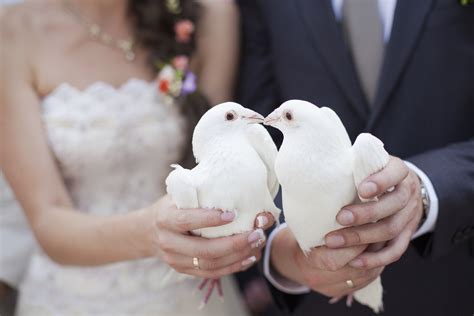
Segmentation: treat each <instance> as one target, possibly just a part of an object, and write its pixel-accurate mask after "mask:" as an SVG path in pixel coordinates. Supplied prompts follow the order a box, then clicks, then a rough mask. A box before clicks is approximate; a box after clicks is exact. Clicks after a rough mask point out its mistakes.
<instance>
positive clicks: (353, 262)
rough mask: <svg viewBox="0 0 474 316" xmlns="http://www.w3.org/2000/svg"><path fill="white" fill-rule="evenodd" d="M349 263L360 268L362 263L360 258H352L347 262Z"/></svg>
mask: <svg viewBox="0 0 474 316" xmlns="http://www.w3.org/2000/svg"><path fill="white" fill-rule="evenodd" d="M349 265H350V266H351V267H353V268H362V266H363V265H364V263H363V262H362V260H360V259H354V260H352V261H351V262H349Z"/></svg>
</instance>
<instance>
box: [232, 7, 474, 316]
mask: <svg viewBox="0 0 474 316" xmlns="http://www.w3.org/2000/svg"><path fill="white" fill-rule="evenodd" d="M239 4H240V9H241V13H242V19H243V21H242V25H243V55H242V63H241V78H240V84H239V89H238V99H239V100H240V102H241V103H242V104H243V105H244V106H248V107H251V108H254V109H256V110H258V111H259V112H261V113H262V114H264V115H266V114H268V113H270V112H271V111H272V110H273V109H274V108H276V107H278V106H279V105H280V104H281V103H282V102H283V101H285V100H288V99H304V100H308V101H311V102H313V103H315V104H318V105H321V106H329V107H331V108H332V109H334V110H335V111H336V112H337V114H338V115H339V116H340V117H341V119H342V121H343V122H344V124H345V126H346V128H347V130H348V132H349V135H350V137H351V138H352V140H354V139H355V137H356V136H357V135H358V134H359V133H361V132H370V133H372V134H374V135H376V136H377V137H379V138H380V139H382V140H383V142H384V143H385V148H386V149H387V150H388V151H389V152H390V153H391V154H392V155H395V156H399V157H401V158H403V159H405V160H408V161H410V162H412V163H414V164H415V165H416V166H418V167H419V168H420V169H421V170H423V171H424V172H425V173H426V174H427V175H428V177H429V178H430V180H431V181H432V183H433V185H434V188H435V190H436V193H437V196H438V199H439V214H438V219H437V223H436V228H435V231H434V232H433V233H431V234H427V235H424V236H422V237H420V238H418V239H416V240H414V241H413V242H412V243H411V245H410V247H409V249H408V250H407V252H406V253H405V255H404V256H403V257H402V258H401V259H400V260H399V261H398V262H396V263H394V264H392V265H390V266H388V267H387V268H386V269H385V271H384V273H383V274H382V282H383V285H384V289H385V292H384V304H385V312H384V314H385V315H397V316H398V315H430V316H433V315H472V314H473V313H474V239H473V237H474V5H468V6H462V5H460V3H459V2H458V1H457V0H437V1H436V0H416V1H414V0H398V3H397V7H396V10H395V14H394V21H393V27H392V31H391V36H390V40H389V42H388V43H387V45H386V50H385V59H384V63H383V67H382V71H381V76H380V79H379V88H378V92H377V95H376V99H375V102H374V105H373V106H369V105H368V104H367V101H366V99H365V97H364V94H363V92H362V90H361V87H360V83H359V81H358V78H357V75H356V72H355V69H354V66H353V63H352V60H351V56H350V52H349V50H348V49H347V47H346V45H345V43H344V40H343V37H342V33H341V28H340V25H339V24H338V22H337V21H336V20H335V17H334V13H333V12H332V7H331V3H330V1H329V0H240V2H239ZM273 133H274V135H275V138H276V139H277V141H278V139H279V138H280V137H281V135H280V134H279V132H276V131H273ZM272 290H273V294H274V297H275V298H276V303H277V304H278V305H279V306H280V307H281V308H282V310H287V311H294V313H295V314H296V315H371V314H372V313H371V311H370V310H369V309H368V308H366V307H364V306H361V305H359V304H356V306H353V307H352V308H351V309H348V308H346V307H345V306H344V304H343V303H339V304H336V305H328V304H327V301H328V298H325V297H323V296H321V295H319V294H316V293H311V294H309V295H300V296H297V295H286V294H284V293H281V292H279V291H277V290H276V289H272Z"/></svg>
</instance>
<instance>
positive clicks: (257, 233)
mask: <svg viewBox="0 0 474 316" xmlns="http://www.w3.org/2000/svg"><path fill="white" fill-rule="evenodd" d="M264 238H265V234H264V233H263V230H262V229H261V228H259V229H256V230H254V231H253V232H252V233H251V234H250V235H249V237H248V241H249V243H250V244H251V243H253V242H256V241H257V240H260V239H264Z"/></svg>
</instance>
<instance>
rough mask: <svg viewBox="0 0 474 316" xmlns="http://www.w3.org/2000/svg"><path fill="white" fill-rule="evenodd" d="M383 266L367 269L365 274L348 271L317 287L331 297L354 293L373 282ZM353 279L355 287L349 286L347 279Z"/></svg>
mask: <svg viewBox="0 0 474 316" xmlns="http://www.w3.org/2000/svg"><path fill="white" fill-rule="evenodd" d="M382 270H383V269H382V268H377V269H372V270H367V271H366V272H365V273H364V274H363V275H360V274H357V273H355V272H353V273H346V274H344V276H343V277H339V278H338V279H333V280H332V282H331V283H328V284H326V285H322V286H320V287H319V289H320V290H318V289H315V290H316V291H318V292H321V293H323V294H324V295H326V296H330V297H341V296H345V295H348V294H350V293H354V292H355V291H357V290H360V289H362V288H364V287H366V286H367V285H369V284H370V283H372V282H373V281H374V280H375V279H376V278H377V277H378V276H379V275H380V273H382ZM348 280H351V281H352V284H353V285H354V287H349V285H348V284H347V283H346V281H348Z"/></svg>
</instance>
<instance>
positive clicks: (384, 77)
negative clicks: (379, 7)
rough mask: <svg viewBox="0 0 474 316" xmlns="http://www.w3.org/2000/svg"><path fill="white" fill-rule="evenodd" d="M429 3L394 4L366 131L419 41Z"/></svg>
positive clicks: (400, 0)
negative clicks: (377, 84) (390, 29)
mask: <svg viewBox="0 0 474 316" xmlns="http://www.w3.org/2000/svg"><path fill="white" fill-rule="evenodd" d="M431 2H432V0H423V1H413V0H398V1H397V7H396V9H395V13H394V19H393V26H392V32H391V34H390V41H389V42H388V45H387V47H386V49H385V52H386V53H385V58H384V63H383V66H382V71H381V75H380V79H379V87H378V90H377V94H376V97H375V102H374V107H373V110H372V113H371V115H370V119H369V122H368V125H367V130H370V129H371V128H372V127H373V125H374V123H375V121H376V120H377V118H378V117H379V116H380V114H381V113H382V111H383V109H384V108H385V106H386V104H387V103H388V100H389V98H390V96H391V95H392V93H393V91H394V90H395V88H396V87H397V84H398V83H399V81H400V77H401V74H402V73H403V71H404V70H405V68H406V65H407V62H408V60H409V58H410V56H411V54H412V53H413V49H414V48H415V46H416V43H417V42H418V40H419V37H420V34H421V30H422V26H423V25H424V21H425V18H426V16H427V13H428V11H429V9H430V7H431Z"/></svg>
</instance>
